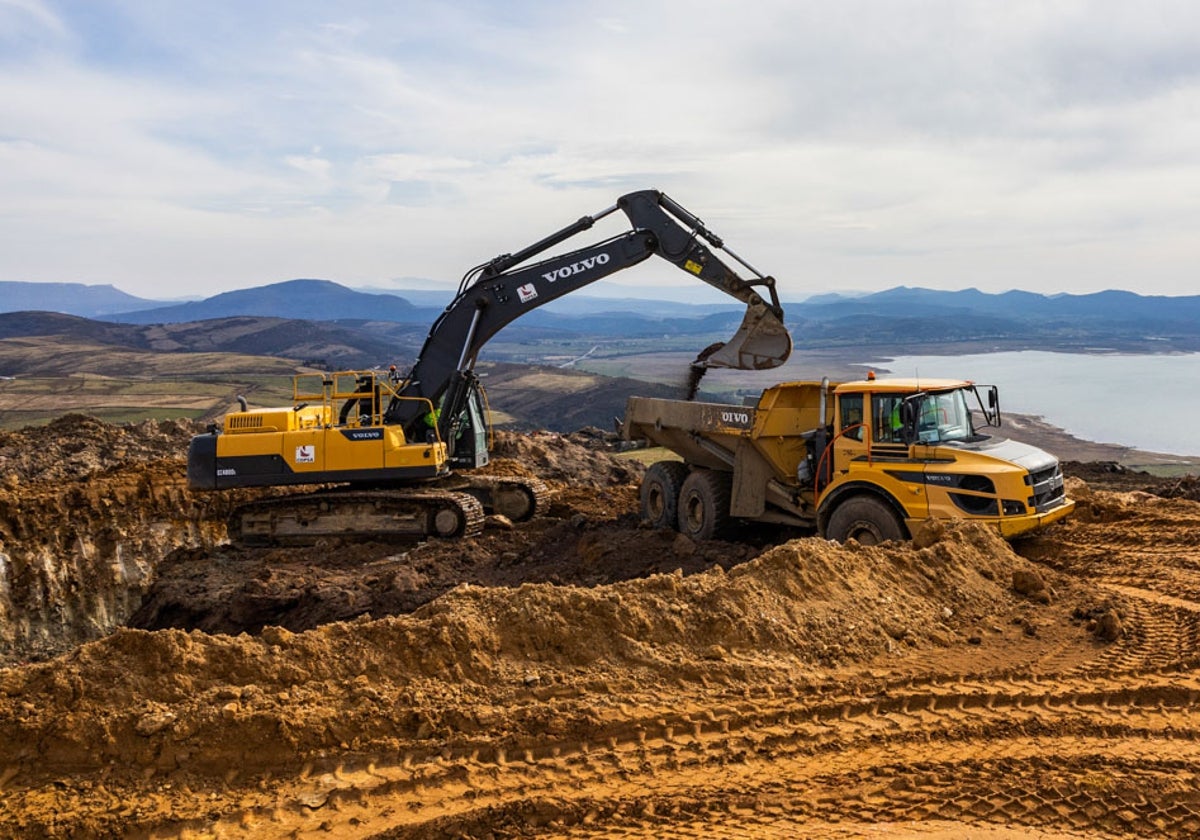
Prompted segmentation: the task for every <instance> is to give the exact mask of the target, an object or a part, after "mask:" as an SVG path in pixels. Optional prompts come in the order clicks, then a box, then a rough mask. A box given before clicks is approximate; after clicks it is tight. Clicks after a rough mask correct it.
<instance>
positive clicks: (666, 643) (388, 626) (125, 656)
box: [0, 416, 1200, 838]
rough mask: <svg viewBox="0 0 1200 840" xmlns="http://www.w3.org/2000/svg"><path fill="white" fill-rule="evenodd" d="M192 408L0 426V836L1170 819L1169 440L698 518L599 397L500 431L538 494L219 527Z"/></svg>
mask: <svg viewBox="0 0 1200 840" xmlns="http://www.w3.org/2000/svg"><path fill="white" fill-rule="evenodd" d="M194 431H196V430H195V429H193V428H190V427H189V426H188V425H187V424H171V423H162V424H154V423H148V424H143V425H140V426H129V427H112V426H105V425H103V424H99V423H96V422H95V421H91V420H89V419H87V418H84V417H80V416H71V417H65V418H62V419H61V420H59V421H58V422H56V423H55V424H52V425H51V426H49V427H46V428H43V429H30V430H25V431H23V432H18V433H5V434H0V661H2V662H4V663H6V665H7V667H3V668H0V837H21V838H25V837H196V838H199V837H214V838H215V837H255V838H258V837H266V838H271V837H328V836H333V837H349V838H435V837H436V838H440V837H472V838H485V837H491V838H503V837H546V838H600V837H656V838H658V837H663V838H698V837H706V838H707V837H713V838H726V837H728V838H732V837H754V838H783V837H788V838H791V837H816V838H848V837H863V836H868V837H870V836H888V837H910V838H958V837H968V836H969V837H972V838H1016V837H1035V838H1064V837H1105V836H1111V837H1134V836H1137V837H1144V836H1158V837H1192V836H1196V835H1197V834H1200V785H1198V773H1200V746H1198V744H1200V738H1198V735H1200V725H1197V723H1196V722H1195V720H1194V715H1193V709H1194V707H1195V706H1196V704H1197V701H1198V700H1200V672H1198V671H1197V663H1198V654H1197V641H1198V636H1200V571H1198V570H1200V546H1198V544H1197V543H1198V540H1197V534H1198V533H1200V502H1198V501H1197V500H1196V499H1197V496H1196V492H1197V486H1196V480H1195V479H1194V478H1185V479H1170V480H1167V479H1154V478H1153V477H1151V476H1147V475H1145V474H1143V473H1132V472H1130V471H1127V470H1123V469H1121V468H1119V467H1116V466H1115V465H1104V464H1074V463H1072V464H1070V465H1069V470H1068V472H1069V474H1070V475H1071V478H1070V479H1069V489H1070V492H1071V493H1072V495H1073V496H1075V497H1076V498H1077V499H1078V500H1079V505H1078V509H1077V513H1076V515H1075V516H1074V517H1073V518H1071V519H1069V520H1067V521H1066V522H1063V523H1060V524H1059V525H1056V526H1055V527H1053V528H1051V529H1050V530H1048V531H1046V532H1044V533H1042V534H1039V535H1037V536H1034V537H1032V538H1029V539H1026V540H1024V541H1021V542H1019V543H1017V544H1014V545H1010V544H1008V543H1005V542H1004V541H1002V540H1000V539H999V538H998V537H997V536H995V535H994V534H993V533H991V532H990V531H987V530H985V529H983V528H980V527H978V526H972V525H968V524H964V523H953V522H952V523H947V524H946V525H944V526H937V527H930V528H927V529H926V530H924V531H923V532H922V533H919V534H917V535H916V538H915V539H914V540H913V541H912V542H911V543H905V544H886V545H884V546H881V547H863V546H859V545H858V544H856V543H851V544H849V545H845V546H842V545H837V544H834V543H829V542H826V541H824V540H821V539H818V538H815V537H811V536H804V535H798V534H795V533H789V532H785V531H766V530H762V529H758V530H750V529H746V530H744V531H743V532H742V533H740V534H735V535H732V536H731V539H730V540H728V541H713V542H707V543H693V542H691V541H688V540H686V539H684V538H681V537H679V536H678V535H675V534H673V533H667V532H659V531H654V530H651V529H647V528H644V527H642V526H641V525H640V523H639V522H638V520H637V516H636V507H637V490H636V487H637V480H638V477H639V471H640V468H639V467H637V465H636V464H634V463H632V462H629V461H624V460H617V459H615V458H613V457H611V456H610V455H609V454H608V453H606V452H604V451H603V449H604V447H605V446H606V445H607V441H606V440H605V437H604V435H602V434H599V433H591V434H583V435H579V436H571V437H563V436H559V435H551V434H536V435H528V436H517V435H503V436H501V437H500V439H499V440H498V442H497V447H496V452H497V453H498V455H499V457H498V459H497V461H496V463H494V464H493V466H492V467H491V469H492V470H493V471H494V472H498V473H525V474H534V475H538V476H540V477H542V478H543V479H544V480H545V481H546V482H547V483H548V484H550V485H551V487H552V489H553V490H554V491H555V495H554V498H553V501H552V503H551V505H550V508H549V510H548V511H547V512H546V514H545V516H543V517H542V518H540V519H537V520H535V521H533V522H530V523H525V524H522V525H518V526H516V527H506V526H505V523H503V522H492V523H490V527H489V528H487V529H486V530H485V531H484V533H483V534H482V535H481V536H479V537H477V538H473V539H471V540H467V541H465V542H462V543H444V542H436V541H430V542H422V543H413V544H389V545H383V544H376V545H357V546H345V545H338V544H336V543H329V544H325V545H321V546H317V547H314V548H311V549H289V550H265V549H261V550H256V551H239V550H236V549H234V548H232V547H230V546H229V545H227V544H225V543H224V542H223V537H224V533H223V526H222V525H221V522H222V521H223V519H224V516H225V515H226V514H227V512H228V510H229V508H230V506H231V505H232V504H234V503H235V502H236V501H238V498H234V497H233V496H227V495H224V494H219V495H194V494H191V493H189V492H188V491H187V489H186V486H185V482H184V478H183V463H182V460H181V458H180V453H182V452H183V451H184V450H185V449H186V442H187V438H188V437H189V436H190V434H192V433H193V432H194Z"/></svg>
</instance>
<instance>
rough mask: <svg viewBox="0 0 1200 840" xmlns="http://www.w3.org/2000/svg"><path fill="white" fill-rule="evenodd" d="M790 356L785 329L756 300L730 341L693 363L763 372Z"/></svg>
mask: <svg viewBox="0 0 1200 840" xmlns="http://www.w3.org/2000/svg"><path fill="white" fill-rule="evenodd" d="M756 298H757V296H756ZM791 354H792V336H791V335H790V334H789V333H788V331H787V327H785V326H784V325H783V321H782V320H780V318H779V316H778V315H776V314H775V312H774V311H772V309H771V307H769V306H768V305H767V304H766V303H765V302H764V301H762V300H761V299H756V300H754V301H753V302H751V304H750V305H749V306H748V307H746V315H745V317H744V318H742V325H741V326H740V327H738V330H737V332H736V333H734V335H733V338H731V339H729V341H727V342H725V344H724V346H722V347H721V348H720V349H718V350H716V351H715V352H713V353H712V354H710V355H709V356H708V357H707V358H705V359H703V361H701V360H697V362H698V363H699V364H700V365H701V366H703V367H715V368H736V369H737V370H767V369H769V368H774V367H779V366H780V365H782V364H783V363H784V362H786V361H787V359H788V356H790V355H791Z"/></svg>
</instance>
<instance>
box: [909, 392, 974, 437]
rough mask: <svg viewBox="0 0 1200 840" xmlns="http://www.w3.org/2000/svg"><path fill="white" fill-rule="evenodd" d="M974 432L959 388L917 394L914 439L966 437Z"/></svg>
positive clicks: (964, 395)
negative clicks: (915, 432)
mask: <svg viewBox="0 0 1200 840" xmlns="http://www.w3.org/2000/svg"><path fill="white" fill-rule="evenodd" d="M974 436H975V430H974V428H973V427H972V425H971V412H970V411H969V410H968V408H967V397H966V394H965V392H964V391H963V390H962V389H961V388H960V389H956V390H954V391H941V392H938V393H932V394H925V395H923V396H922V397H921V401H920V402H919V403H918V405H917V439H918V440H920V441H921V442H922V443H945V442H947V441H955V440H970V439H972V438H973V437H974Z"/></svg>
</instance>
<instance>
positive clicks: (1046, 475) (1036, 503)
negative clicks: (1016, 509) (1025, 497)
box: [1029, 462, 1066, 513]
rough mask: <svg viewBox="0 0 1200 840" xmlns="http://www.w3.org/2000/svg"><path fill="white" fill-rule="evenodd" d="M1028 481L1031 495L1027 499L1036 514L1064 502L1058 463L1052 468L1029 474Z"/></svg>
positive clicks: (1061, 475) (1060, 471)
mask: <svg viewBox="0 0 1200 840" xmlns="http://www.w3.org/2000/svg"><path fill="white" fill-rule="evenodd" d="M1029 481H1030V484H1031V485H1032V488H1033V495H1032V496H1030V497H1029V506H1030V507H1031V508H1033V509H1034V510H1036V511H1037V512H1038V513H1045V512H1046V511H1048V510H1050V509H1052V508H1056V507H1058V506H1059V505H1061V504H1062V503H1063V502H1065V501H1066V492H1065V491H1064V490H1063V474H1062V466H1061V465H1060V464H1059V463H1057V462H1055V464H1054V466H1052V467H1047V468H1046V469H1044V470H1038V471H1037V472H1035V473H1031V474H1030V476H1029Z"/></svg>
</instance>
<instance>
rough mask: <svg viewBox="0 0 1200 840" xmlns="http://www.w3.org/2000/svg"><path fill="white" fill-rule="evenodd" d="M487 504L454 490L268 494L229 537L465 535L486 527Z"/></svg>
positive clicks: (239, 542)
mask: <svg viewBox="0 0 1200 840" xmlns="http://www.w3.org/2000/svg"><path fill="white" fill-rule="evenodd" d="M483 522H484V512H483V505H482V504H480V502H479V500H478V499H477V498H475V497H474V496H473V495H471V494H469V493H464V492H457V491H454V490H369V491H350V492H347V491H336V490H334V491H323V492H319V493H310V494H305V495H300V496H280V497H277V498H273V499H263V500H262V501H258V502H252V503H250V504H247V505H243V506H241V507H240V508H238V509H237V510H236V511H234V512H233V514H232V515H231V516H230V517H229V523H228V530H229V540H230V542H232V543H233V544H234V545H236V546H240V547H260V546H302V545H313V544H315V543H316V542H317V541H318V540H321V539H342V540H350V541H363V540H390V539H421V538H425V537H435V538H440V539H464V538H466V537H473V536H475V535H477V534H479V533H480V532H481V531H482V530H483Z"/></svg>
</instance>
